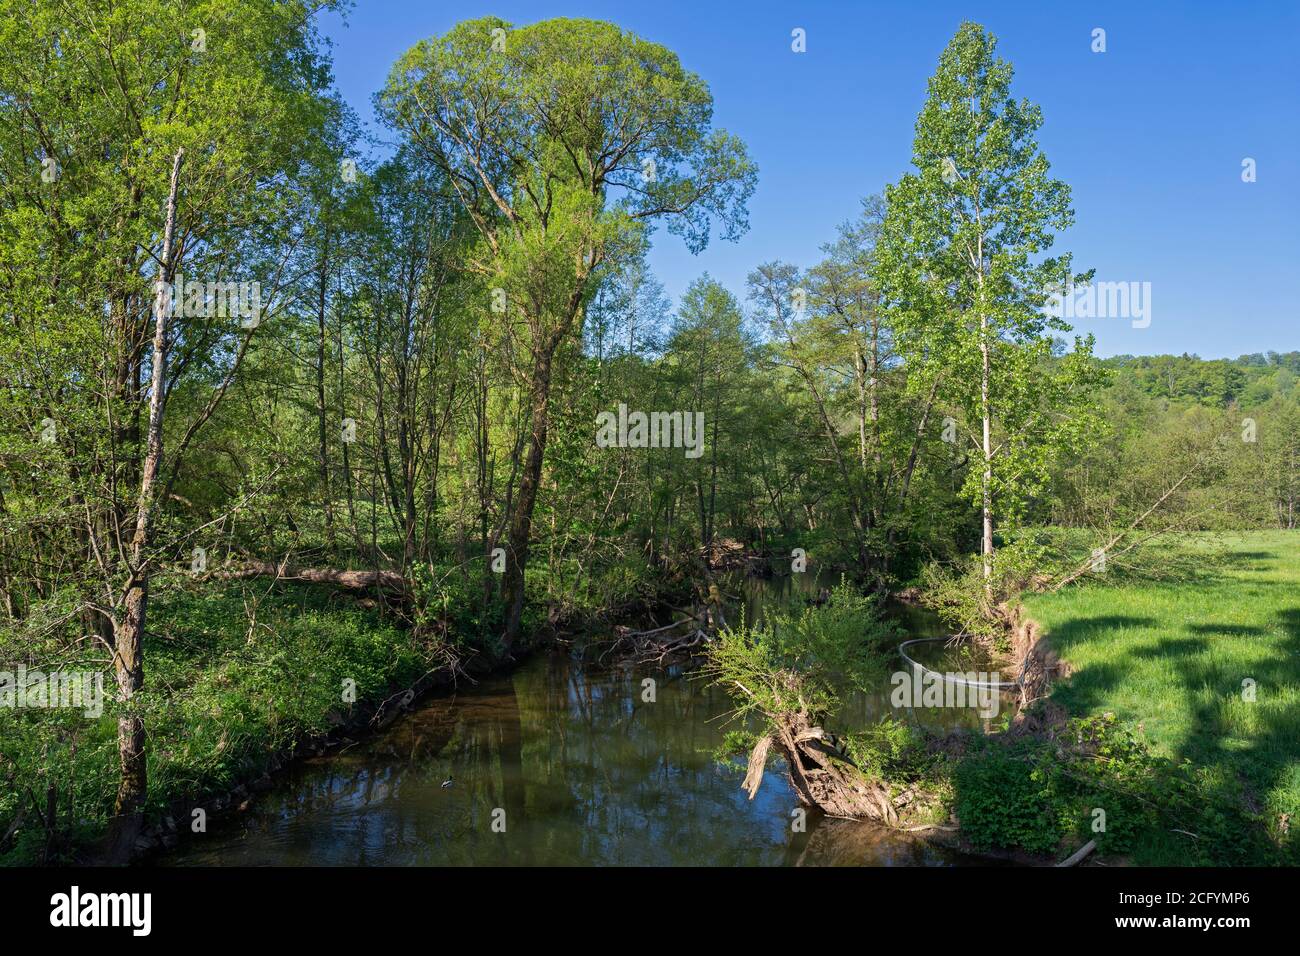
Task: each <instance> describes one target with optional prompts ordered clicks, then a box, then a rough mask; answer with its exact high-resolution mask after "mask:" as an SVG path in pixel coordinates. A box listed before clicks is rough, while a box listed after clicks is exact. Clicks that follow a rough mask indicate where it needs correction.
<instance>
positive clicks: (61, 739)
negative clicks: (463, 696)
mask: <svg viewBox="0 0 1300 956" xmlns="http://www.w3.org/2000/svg"><path fill="white" fill-rule="evenodd" d="M152 620H153V622H154V623H153V625H152V627H151V629H150V631H149V634H148V636H147V639H146V646H145V653H146V655H147V660H148V661H149V665H150V672H149V675H150V676H149V680H148V681H147V683H146V685H145V689H144V691H143V692H142V694H141V695H140V697H141V700H139V701H138V705H139V706H140V707H141V708H142V710H143V713H144V715H145V720H146V726H147V727H148V728H149V740H150V748H149V779H150V782H151V785H150V792H149V804H148V812H150V813H158V812H161V811H162V810H163V809H164V808H166V807H167V806H168V805H169V804H170V803H171V802H172V801H174V800H177V799H180V798H190V799H195V800H197V799H199V798H201V797H202V796H203V795H205V794H215V793H221V792H224V791H225V790H228V789H230V788H231V787H234V786H236V785H237V784H239V783H242V782H246V781H247V780H249V779H251V778H252V777H254V776H256V775H257V774H258V773H260V772H261V771H262V769H263V768H264V767H265V766H266V764H267V762H268V761H269V759H270V758H271V757H272V756H273V755H275V754H277V753H278V752H280V751H282V750H285V749H288V748H290V747H291V746H292V745H293V744H294V743H295V742H297V741H298V740H300V739H302V738H303V737H304V736H307V735H310V734H319V733H323V732H325V731H328V730H329V729H331V728H332V727H334V726H336V725H337V724H339V723H340V722H342V721H345V720H346V719H348V717H349V716H351V715H353V714H355V713H357V710H356V707H357V705H356V704H351V703H348V702H347V701H345V700H344V694H343V691H344V681H355V686H356V699H357V703H358V704H366V703H376V702H378V701H380V700H383V699H385V698H387V697H388V696H390V695H391V694H393V693H395V692H396V691H398V690H400V689H402V688H404V687H406V686H409V685H410V684H411V683H413V682H414V681H415V680H416V679H417V678H419V677H420V676H422V675H423V674H425V673H426V672H427V671H429V670H431V669H433V668H435V667H439V666H444V665H445V662H446V660H447V657H446V649H445V648H444V647H443V645H442V644H441V643H440V642H439V641H437V640H436V639H432V638H430V637H427V636H424V637H422V636H419V635H418V634H417V632H415V631H413V630H402V629H398V628H396V627H394V626H393V625H392V624H390V623H387V622H385V621H384V620H383V619H382V618H381V617H380V615H379V614H378V613H377V612H375V611H369V610H364V609H360V608H357V607H355V606H353V605H352V604H351V602H349V601H347V600H346V599H344V600H340V599H337V598H331V596H330V595H329V593H328V592H327V591H322V590H318V589H314V588H308V587H298V588H294V587H283V586H281V587H276V588H272V589H270V590H267V589H266V588H265V585H263V587H262V589H260V590H259V589H257V588H256V587H255V586H248V587H243V588H232V589H227V590H183V591H172V592H170V593H165V594H163V595H161V596H160V597H159V599H158V600H157V601H156V602H155V606H154V613H153V617H152ZM0 651H2V653H0V661H3V662H4V663H3V664H0V669H13V667H14V664H13V662H14V661H15V660H21V659H23V658H24V655H23V654H22V652H21V649H20V648H18V647H15V646H14V645H12V644H8V643H6V644H4V645H3V646H2V647H0ZM103 663H104V662H103V661H102V660H99V659H97V658H95V657H87V658H85V659H81V660H77V659H71V660H66V661H65V662H64V663H63V665H62V666H63V668H64V669H68V670H74V669H81V668H87V669H96V670H98V669H101V668H102V667H103ZM105 689H106V691H108V692H109V693H110V694H111V690H112V678H111V674H110V675H109V678H108V681H107V684H106V688H105ZM116 714H117V711H116V705H115V703H114V701H113V700H112V699H106V700H105V706H104V711H103V714H102V716H100V717H99V718H98V719H93V720H92V719H87V718H86V717H84V716H83V714H82V711H80V710H75V711H70V710H68V709H66V708H64V709H50V710H35V709H18V710H10V709H7V708H6V709H0V739H2V740H3V741H4V747H3V751H2V752H0V780H3V781H6V782H7V785H6V786H5V787H3V794H0V833H2V832H4V831H5V830H6V829H8V826H9V824H10V822H12V820H13V819H14V816H15V815H16V814H17V813H18V812H19V811H20V809H22V807H23V806H24V805H29V804H30V803H31V802H32V801H33V799H35V800H36V801H37V802H38V805H40V806H42V807H43V806H44V796H45V788H46V787H48V786H53V787H55V788H57V790H58V792H59V794H60V801H61V802H60V807H61V808H63V807H67V806H71V807H72V808H73V811H72V812H73V813H74V816H73V818H72V819H71V820H70V821H69V820H67V819H65V818H63V817H61V819H60V821H59V826H58V840H57V843H56V847H57V848H58V850H57V852H59V853H61V854H65V855H66V854H71V853H74V852H76V851H77V850H78V849H79V848H80V844H81V841H84V840H86V839H89V838H91V837H93V836H96V835H98V833H99V832H100V829H101V828H102V826H103V825H104V823H105V821H106V820H107V818H108V816H109V815H110V814H111V812H112V805H113V797H114V794H115V792H116V787H117V777H118V766H117V740H116ZM44 843H45V834H44V833H43V831H41V828H40V827H39V826H38V825H37V824H36V818H35V816H34V814H32V813H30V812H29V813H28V815H27V819H26V821H25V822H24V824H23V826H22V828H21V830H20V832H19V833H18V834H17V835H16V838H15V839H14V841H12V844H11V845H10V846H8V847H0V854H2V855H0V860H5V861H7V862H20V861H23V860H28V861H30V859H31V857H32V854H34V853H36V852H37V851H38V850H40V851H41V852H43V847H44Z"/></svg>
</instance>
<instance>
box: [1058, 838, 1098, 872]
mask: <svg viewBox="0 0 1300 956" xmlns="http://www.w3.org/2000/svg"><path fill="white" fill-rule="evenodd" d="M1095 849H1097V841H1096V840H1089V841H1088V842H1087V843H1085V844H1084V845H1083V846H1081V847H1079V849H1078V850H1077V851H1075V853H1074V855H1073V856H1071V857H1070V858H1069V859H1068V860H1062V861H1061V862H1060V863H1058V864H1056V865H1057V866H1077V865H1078V863H1079V861H1081V860H1082V859H1083V858H1084V857H1086V856H1087V855H1088V854H1089V853H1091V852H1092V851H1093V850H1095Z"/></svg>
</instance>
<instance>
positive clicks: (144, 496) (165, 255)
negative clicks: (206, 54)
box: [111, 149, 185, 858]
mask: <svg viewBox="0 0 1300 956" xmlns="http://www.w3.org/2000/svg"><path fill="white" fill-rule="evenodd" d="M184 156H185V151H184V149H178V150H176V158H175V159H174V160H173V161H172V176H171V187H170V189H169V191H168V194H167V219H166V225H165V227H164V230H163V245H162V255H161V256H160V257H159V264H158V280H157V286H156V288H155V290H154V335H153V369H152V372H153V377H152V381H151V383H150V387H149V432H148V439H147V445H146V452H145V460H144V468H143V469H142V471H141V474H140V493H139V502H138V505H137V509H136V521H135V535H134V537H133V538H132V540H131V560H130V578H129V579H128V581H127V586H126V595H125V609H126V613H125V614H124V616H123V618H122V620H121V621H120V623H119V624H118V627H117V629H116V635H115V638H116V641H115V643H116V647H115V654H114V676H115V678H116V681H117V690H118V700H119V703H120V705H121V708H122V713H121V715H120V716H119V717H118V721H117V749H118V758H119V760H120V762H121V780H120V781H119V784H118V790H117V799H116V801H115V803H114V806H113V811H114V815H115V817H116V819H115V821H114V827H113V830H112V833H111V840H112V847H113V849H112V853H113V855H114V857H115V858H123V857H124V856H125V855H127V854H129V853H130V850H131V847H132V845H133V844H134V842H135V837H136V836H137V835H138V833H139V830H140V825H141V822H142V814H141V811H142V808H143V806H144V801H145V796H146V794H147V792H148V776H147V772H146V754H145V734H144V719H143V717H141V715H140V714H139V712H138V711H137V710H135V709H134V708H133V705H132V700H133V698H134V697H135V694H136V692H137V691H139V690H140V689H141V688H142V687H143V686H144V632H145V625H146V615H147V612H148V608H149V577H150V574H151V571H150V568H149V560H150V558H149V556H148V555H147V553H146V552H147V551H148V548H149V544H150V522H151V519H152V518H153V507H154V483H155V482H156V481H157V478H158V472H159V469H160V468H161V467H162V455H163V400H164V395H165V389H166V382H167V318H168V312H169V311H170V303H169V302H168V301H167V292H166V289H165V285H166V283H168V282H170V281H171V279H172V277H173V275H174V272H175V263H174V262H173V261H172V260H173V253H172V237H173V235H174V233H175V228H176V190H177V187H178V185H179V182H180V172H181V160H182V159H183V158H184Z"/></svg>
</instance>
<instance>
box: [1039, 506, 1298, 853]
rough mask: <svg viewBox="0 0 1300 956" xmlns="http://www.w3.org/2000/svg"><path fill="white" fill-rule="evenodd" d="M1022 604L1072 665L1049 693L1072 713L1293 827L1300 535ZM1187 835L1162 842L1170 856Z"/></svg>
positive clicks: (1263, 816) (1221, 544)
mask: <svg viewBox="0 0 1300 956" xmlns="http://www.w3.org/2000/svg"><path fill="white" fill-rule="evenodd" d="M1170 547H1171V548H1174V547H1183V548H1186V547H1190V548H1192V549H1193V551H1195V549H1196V548H1197V547H1198V545H1197V544H1196V543H1193V544H1192V545H1190V546H1188V545H1176V544H1171V545H1170ZM1171 556H1172V555H1171ZM1185 556H1186V553H1185V552H1184V553H1183V555H1182V557H1185ZM1025 608H1026V611H1027V612H1028V614H1029V616H1030V617H1032V618H1033V619H1035V620H1036V621H1038V622H1039V623H1040V624H1041V625H1042V626H1043V629H1044V633H1045V635H1046V638H1047V640H1048V641H1049V642H1050V645H1051V647H1052V648H1054V649H1055V650H1056V651H1057V653H1058V654H1059V655H1060V656H1061V657H1062V658H1063V659H1064V660H1065V661H1067V662H1068V663H1069V665H1070V667H1071V668H1072V673H1071V675H1070V676H1069V677H1068V679H1066V680H1064V681H1062V682H1060V683H1059V684H1058V685H1057V686H1056V688H1055V689H1054V691H1053V693H1052V697H1053V699H1054V700H1056V701H1058V702H1060V703H1061V704H1062V705H1064V706H1065V707H1066V708H1067V709H1068V710H1069V711H1070V713H1071V714H1072V715H1076V716H1092V715H1099V714H1104V713H1107V712H1110V713H1113V714H1115V715H1116V716H1117V717H1118V718H1119V719H1120V720H1122V721H1125V722H1127V723H1129V724H1130V725H1131V726H1132V727H1133V729H1134V730H1135V732H1136V733H1137V734H1138V735H1139V737H1140V738H1141V739H1142V740H1144V741H1145V742H1146V743H1147V745H1148V746H1149V747H1150V749H1151V750H1152V751H1153V752H1154V753H1156V754H1159V755H1161V756H1164V757H1168V758H1170V759H1171V760H1173V761H1175V762H1178V763H1180V764H1185V765H1188V768H1189V770H1191V771H1192V772H1194V773H1195V774H1197V776H1198V777H1199V779H1200V781H1201V785H1202V786H1204V787H1207V788H1208V789H1209V790H1211V791H1213V792H1214V793H1215V794H1216V795H1218V796H1220V797H1222V798H1225V799H1228V800H1233V801H1237V802H1239V803H1240V804H1241V805H1242V806H1243V807H1244V809H1245V810H1246V811H1247V812H1248V813H1249V814H1251V815H1253V816H1257V817H1258V818H1259V820H1260V822H1261V823H1262V824H1263V825H1264V826H1265V827H1266V828H1267V829H1268V831H1269V832H1270V834H1272V835H1273V838H1274V839H1283V838H1285V835H1286V834H1287V833H1288V831H1289V828H1290V827H1291V826H1292V825H1295V824H1296V823H1297V822H1300V821H1296V819H1295V818H1296V815H1297V812H1300V532H1285V531H1268V532H1248V533H1240V534H1225V535H1218V536H1215V538H1214V539H1213V542H1212V543H1207V544H1206V550H1205V561H1204V567H1203V568H1202V569H1201V570H1199V571H1198V572H1197V573H1195V574H1194V575H1193V576H1192V578H1191V579H1180V580H1178V581H1161V580H1151V579H1147V580H1134V579H1129V580H1107V579H1097V580H1094V581H1090V582H1088V583H1087V584H1085V585H1083V586H1079V587H1073V588H1067V589H1066V590H1064V591H1062V592H1060V593H1056V594H1040V595H1030V596H1027V597H1026V599H1025ZM1251 682H1253V687H1252V683H1251ZM1252 689H1253V698H1254V699H1253V700H1252V699H1250V698H1251V690H1252ZM1195 839H1197V837H1196V836H1190V835H1188V834H1178V833H1176V832H1174V834H1173V836H1172V837H1170V836H1169V835H1164V834H1162V836H1161V840H1162V841H1164V842H1166V843H1169V841H1171V840H1172V843H1171V844H1170V846H1169V847H1168V848H1167V854H1168V855H1173V852H1174V848H1175V847H1176V845H1177V841H1178V840H1195ZM1288 842H1289V841H1288ZM1167 854H1166V853H1162V854H1160V855H1161V856H1166V855H1167Z"/></svg>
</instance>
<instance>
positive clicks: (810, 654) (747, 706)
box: [706, 584, 897, 719]
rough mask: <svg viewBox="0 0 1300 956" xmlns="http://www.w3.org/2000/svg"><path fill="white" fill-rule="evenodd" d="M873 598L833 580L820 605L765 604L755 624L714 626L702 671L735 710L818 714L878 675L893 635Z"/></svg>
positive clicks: (893, 631)
mask: <svg viewBox="0 0 1300 956" xmlns="http://www.w3.org/2000/svg"><path fill="white" fill-rule="evenodd" d="M896 633H897V632H896V630H895V628H894V626H893V625H892V624H890V623H888V622H887V621H885V620H884V619H883V618H882V617H881V615H880V612H879V609H878V607H877V605H876V602H875V599H874V598H872V597H870V596H865V595H862V594H859V593H857V592H855V591H854V590H853V589H852V588H851V587H849V586H848V585H845V584H840V585H839V586H838V587H836V588H835V589H834V590H832V591H831V595H830V599H829V600H828V601H827V602H826V604H825V605H823V606H821V607H808V608H805V609H803V610H801V611H781V610H775V611H772V612H769V613H768V614H767V616H766V617H765V619H764V621H763V623H762V624H761V625H758V626H754V625H750V624H747V623H741V624H740V625H739V626H737V627H734V628H727V629H724V630H723V631H722V633H721V634H720V635H719V636H718V638H717V640H716V641H714V642H713V643H712V644H711V645H710V646H709V648H708V652H707V653H708V664H707V665H706V673H708V675H709V676H710V678H711V679H712V680H713V681H714V682H715V683H718V684H721V685H723V686H724V687H726V688H727V690H728V692H729V693H730V694H731V696H732V697H733V698H734V699H735V700H736V702H737V713H738V714H739V715H741V716H744V715H747V714H750V713H759V714H762V715H765V716H768V717H771V718H779V717H780V716H782V715H789V714H805V715H808V716H810V717H812V718H814V719H817V718H820V717H822V716H824V715H826V714H828V713H830V712H832V711H833V710H835V709H836V707H837V706H838V705H839V702H840V699H841V697H840V695H841V694H842V692H843V689H844V688H849V687H858V688H861V687H864V686H866V685H867V683H868V682H870V681H871V680H872V679H873V678H875V679H879V677H880V676H881V675H882V673H883V666H884V663H885V662H886V661H887V660H888V658H889V654H888V651H887V649H886V648H885V647H884V644H885V642H886V640H887V639H888V638H892V637H895V636H896Z"/></svg>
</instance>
